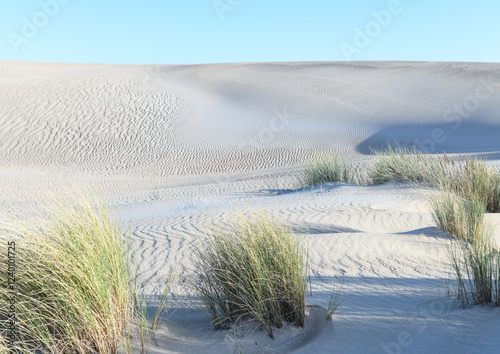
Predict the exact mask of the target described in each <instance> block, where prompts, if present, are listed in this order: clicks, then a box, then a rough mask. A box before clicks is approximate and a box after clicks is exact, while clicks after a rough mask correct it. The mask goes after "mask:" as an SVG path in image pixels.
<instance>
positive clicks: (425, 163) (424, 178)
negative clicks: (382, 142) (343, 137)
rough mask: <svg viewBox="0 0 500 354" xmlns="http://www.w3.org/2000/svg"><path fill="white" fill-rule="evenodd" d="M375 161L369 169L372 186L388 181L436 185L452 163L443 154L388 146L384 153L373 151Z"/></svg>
mask: <svg viewBox="0 0 500 354" xmlns="http://www.w3.org/2000/svg"><path fill="white" fill-rule="evenodd" d="M373 153H374V154H375V161H374V163H373V165H372V166H371V168H370V173H369V178H370V181H371V182H372V184H381V183H385V182H389V181H402V182H423V183H429V184H434V185H438V184H439V183H440V182H441V181H442V180H443V179H446V178H447V177H448V176H449V175H448V171H449V169H448V167H449V165H450V164H452V163H453V161H452V160H450V159H449V158H448V157H447V156H446V155H445V154H444V155H442V156H440V157H435V156H430V155H426V154H424V153H422V152H421V151H420V150H418V149H417V148H416V147H412V148H407V147H403V146H401V145H396V146H394V147H393V146H391V145H388V146H387V149H386V150H385V151H379V150H373Z"/></svg>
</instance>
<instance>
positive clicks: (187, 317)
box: [0, 62, 500, 353]
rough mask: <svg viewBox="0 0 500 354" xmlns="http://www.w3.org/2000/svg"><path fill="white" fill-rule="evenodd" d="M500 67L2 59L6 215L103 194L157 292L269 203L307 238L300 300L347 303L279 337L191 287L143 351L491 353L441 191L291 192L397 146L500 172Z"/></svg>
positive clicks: (492, 318)
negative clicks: (225, 328)
mask: <svg viewBox="0 0 500 354" xmlns="http://www.w3.org/2000/svg"><path fill="white" fill-rule="evenodd" d="M499 69H500V66H499V65H498V64H474V63H471V64H462V63H362V62H359V63H261V64H214V65H193V66H118V65H79V64H49V63H20V62H19V63H16V62H0V90H1V95H0V127H1V129H0V178H1V180H2V184H1V185H0V195H1V200H0V202H1V207H2V209H3V210H24V209H25V208H29V207H30V206H31V205H32V203H35V202H36V201H37V199H39V198H40V197H41V196H42V195H43V191H45V190H47V191H51V190H57V189H58V188H59V187H60V186H61V185H62V184H65V183H73V184H76V185H77V186H86V185H96V186H99V187H100V190H101V191H102V192H103V193H104V194H105V195H106V197H107V198H108V200H109V201H110V203H111V206H112V210H113V211H115V212H116V213H117V214H119V215H120V216H121V220H122V221H123V224H124V226H125V228H126V229H127V230H131V232H132V248H133V249H132V253H133V257H134V259H135V260H136V261H137V262H138V264H139V265H140V268H139V274H140V276H141V281H143V282H147V283H148V284H149V286H150V292H151V294H152V293H153V292H154V291H155V289H158V288H159V287H160V285H161V280H162V279H163V276H164V274H165V273H166V272H168V270H169V269H170V268H171V267H172V266H173V265H179V264H180V265H181V268H182V272H183V275H185V276H189V275H190V274H191V269H192V266H193V265H192V263H191V258H192V247H195V246H196V245H197V243H198V242H199V239H200V238H201V237H203V234H204V233H205V231H206V230H207V228H209V227H211V226H214V225H216V224H217V223H218V222H228V221H229V220H231V218H232V217H234V216H235V215H237V214H238V212H243V213H244V212H245V210H246V209H257V210H262V211H265V212H267V213H273V214H275V215H276V216H278V217H279V218H280V219H282V220H284V221H287V222H288V223H290V224H291V225H292V226H293V228H294V229H295V230H296V232H297V233H299V234H300V235H302V236H303V237H304V239H305V240H307V241H308V243H309V247H310V265H311V280H312V290H313V295H312V296H310V297H308V299H307V303H308V304H311V305H319V306H322V307H326V306H327V305H328V298H329V296H330V292H331V289H332V287H333V286H334V285H335V284H338V283H339V282H342V281H343V282H344V283H345V284H344V292H345V294H346V295H348V296H349V295H350V297H349V298H348V299H347V300H346V301H345V302H344V303H343V304H342V305H341V307H339V309H338V310H337V313H336V315H335V317H334V321H333V325H332V324H331V323H328V324H326V325H325V323H324V321H323V320H321V318H320V317H321V314H319V312H314V314H313V315H311V316H310V317H309V320H310V322H309V323H310V324H311V326H309V327H307V326H306V329H305V330H300V329H294V328H287V330H286V331H282V332H280V334H281V337H280V338H279V339H277V341H276V342H270V341H269V338H267V337H266V336H265V335H262V336H261V335H260V333H259V332H258V331H257V332H254V333H253V334H252V335H249V336H246V337H241V336H240V335H239V334H238V333H233V332H213V331H210V329H209V319H208V317H207V316H205V314H204V313H203V312H202V311H201V310H199V306H200V302H199V301H198V300H197V299H196V298H194V297H193V296H192V294H191V293H190V292H189V291H188V290H186V289H184V290H182V291H181V293H180V294H179V296H178V298H177V300H176V302H175V304H174V307H175V308H176V309H177V311H176V312H175V313H174V315H173V316H172V317H171V318H170V319H169V320H168V321H167V323H166V326H164V327H163V328H162V329H161V330H160V331H159V332H158V333H157V337H156V338H157V340H158V343H159V344H160V347H156V346H155V345H154V344H152V347H151V352H158V353H166V352H214V353H215V352H217V353H221V352H237V345H236V344H235V343H238V345H239V346H240V348H243V349H244V352H263V351H265V350H266V351H268V352H290V351H292V350H295V351H297V352H303V353H309V352H318V353H320V352H331V351H332V349H335V350H336V351H338V352H374V353H383V352H397V349H398V348H399V349H400V350H401V351H404V352H412V353H421V352H430V353H432V352H463V351H467V352H495V350H497V348H498V345H499V342H498V338H497V336H496V334H495V332H494V331H495V328H497V327H498V325H500V323H499V320H498V318H499V316H498V311H497V310H491V309H474V310H472V311H469V310H462V309H459V308H457V306H456V304H455V303H454V302H453V301H452V300H451V298H448V297H447V296H446V286H444V285H443V281H442V279H443V278H449V277H450V275H449V274H448V269H449V265H448V257H447V245H448V240H447V239H445V238H443V237H442V236H441V235H440V234H439V233H438V232H436V230H435V229H434V222H433V220H432V217H431V214H430V211H429V208H428V204H427V198H428V197H429V195H430V194H431V193H432V191H429V190H428V189H425V188H423V187H420V186H418V185H407V184H399V183H387V184H384V185H380V186H365V187H359V186H353V185H347V184H343V183H332V184H326V185H324V186H323V187H322V188H316V189H313V190H310V189H308V190H304V191H293V190H292V189H291V187H292V186H293V185H294V183H295V177H296V173H297V171H298V169H299V168H300V167H301V165H302V163H303V161H304V160H306V159H308V158H309V157H311V156H313V155H314V154H315V153H316V152H317V151H323V152H331V153H334V154H337V155H343V156H347V157H350V158H352V159H353V160H354V161H356V162H357V163H359V164H364V163H367V162H368V160H369V159H370V156H369V155H367V154H368V153H369V148H370V146H380V145H382V144H384V143H385V142H386V141H387V140H389V141H394V140H399V141H401V142H412V141H415V139H418V140H421V141H424V140H425V139H433V140H431V141H433V144H434V148H435V150H436V151H437V152H439V151H442V150H446V151H450V152H459V151H463V152H465V153H478V154H480V155H482V156H484V157H487V158H488V159H489V160H490V161H489V163H491V164H493V165H498V162H499V161H500V140H499V139H498V136H500V134H498V129H499V127H500V123H499V122H500V120H499V119H498V112H500V109H499V108H500V99H499V98H500V93H499V92H500V87H498V86H496V85H497V84H496V82H498V81H500V70H499ZM484 80H487V81H488V80H490V81H489V82H490V85H492V86H491V87H489V88H490V89H491V92H490V94H489V96H488V98H484V97H485V95H486V93H488V92H489V91H488V90H489V89H488V87H487V86H485V84H484ZM491 83H493V84H491ZM481 85H482V86H481ZM478 87H480V89H479V91H478V92H479V96H478V95H477V93H476V91H477V88H478ZM471 97H472V98H471ZM474 97H476V101H477V103H478V105H477V107H473V108H474V109H473V110H472V109H471V110H466V111H464V112H462V115H463V116H464V117H459V118H460V119H459V118H457V116H456V114H454V115H451V116H449V115H448V116H446V117H447V118H446V117H445V116H444V115H445V114H446V112H447V111H448V110H449V109H454V107H455V105H457V104H458V105H462V106H464V105H468V106H469V108H470V107H471V106H470V105H472V104H474V103H475V100H474ZM478 97H479V98H478ZM481 97H482V98H481ZM458 123H460V124H458ZM455 127H456V128H455ZM436 129H441V130H438V131H437V132H438V133H439V134H437V133H436ZM443 134H445V135H446V139H444V138H443V137H444V136H443ZM490 216H491V217H492V218H490V219H491V220H492V221H493V222H498V221H500V220H498V218H497V217H496V215H488V217H490ZM153 303H154V301H152V304H153ZM253 341H255V342H256V343H257V345H256V344H255V342H253Z"/></svg>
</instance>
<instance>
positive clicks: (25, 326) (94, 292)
mask: <svg viewBox="0 0 500 354" xmlns="http://www.w3.org/2000/svg"><path fill="white" fill-rule="evenodd" d="M1 226H2V227H1V229H2V238H3V240H2V242H1V244H0V257H1V263H2V264H7V258H6V257H7V254H8V250H7V240H8V241H9V242H15V252H14V253H15V270H14V271H13V274H14V275H15V279H16V281H15V282H14V283H13V287H12V289H10V290H12V292H10V291H9V289H6V288H5V287H2V288H1V290H0V291H1V293H0V294H1V296H0V302H1V303H2V305H1V306H0V308H1V309H2V310H0V311H1V312H0V321H2V322H4V323H3V324H2V327H3V328H6V327H5V326H6V325H7V324H8V318H7V317H8V316H9V315H10V313H7V312H6V310H5V309H8V308H9V307H8V306H6V305H7V303H10V300H11V299H13V303H14V306H13V307H12V308H11V309H12V310H13V313H15V316H16V318H17V323H16V328H17V334H16V338H15V342H14V343H13V345H12V346H10V344H9V350H11V351H16V352H18V353H32V352H35V351H37V350H38V351H39V352H52V353H70V352H71V353H114V352H116V351H117V350H118V347H119V345H120V343H121V342H122V340H123V337H124V333H126V332H127V331H128V330H129V328H128V326H129V325H130V323H131V318H132V310H131V306H130V296H129V295H130V288H129V285H130V282H129V280H130V269H129V261H128V253H127V249H126V245H125V244H124V240H123V237H122V233H121V230H120V228H119V227H118V226H117V223H116V222H115V221H114V220H113V219H112V217H111V216H110V214H109V212H108V210H107V208H106V206H105V205H104V204H103V203H100V202H99V201H97V200H92V201H89V200H85V199H78V200H76V201H58V202H57V203H56V205H54V206H53V208H52V209H51V210H50V211H49V212H47V213H44V214H40V215H38V216H36V217H34V218H32V219H30V220H29V221H26V220H20V219H14V220H10V221H8V222H3V223H2V225H1ZM11 275H12V274H11ZM6 276H7V273H6V272H3V271H2V272H0V281H1V282H2V284H7V279H6ZM4 349H5V348H4Z"/></svg>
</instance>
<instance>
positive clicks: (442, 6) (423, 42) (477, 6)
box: [0, 0, 500, 64]
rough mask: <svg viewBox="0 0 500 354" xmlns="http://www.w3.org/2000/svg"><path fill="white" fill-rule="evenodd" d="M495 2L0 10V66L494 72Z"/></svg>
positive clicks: (58, 2) (360, 0) (85, 0)
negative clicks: (305, 65) (444, 64)
mask: <svg viewBox="0 0 500 354" xmlns="http://www.w3.org/2000/svg"><path fill="white" fill-rule="evenodd" d="M499 14H500V1H498V0H481V1H477V0H474V1H472V0H385V1H379V0H357V1H356V0H352V1H347V0H303V1H298V0H282V1H280V0H276V1H272V0H136V1H129V0H120V1H116V0H16V1H12V0H0V36H1V37H0V60H21V61H44V62H71V63H112V64H203V63H228V62H276V61H278V62H279V61H349V60H355V61H366V60H370V61H371V60H403V61H465V62H500V45H498V43H499V42H498V39H499V37H500V21H499V19H498V16H499Z"/></svg>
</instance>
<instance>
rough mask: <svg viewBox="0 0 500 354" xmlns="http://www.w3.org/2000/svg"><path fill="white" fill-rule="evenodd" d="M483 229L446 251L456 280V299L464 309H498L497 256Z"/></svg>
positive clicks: (499, 256)
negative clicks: (469, 307) (470, 239)
mask: <svg viewBox="0 0 500 354" xmlns="http://www.w3.org/2000/svg"><path fill="white" fill-rule="evenodd" d="M491 236H492V231H491V229H490V228H488V227H486V228H483V229H482V230H481V232H480V233H478V234H475V235H473V237H470V238H472V239H473V241H469V240H468V239H458V240H457V241H456V243H455V244H453V245H452V247H451V249H450V258H451V261H452V265H453V269H454V271H455V275H456V279H457V290H458V298H459V300H461V302H462V304H463V305H464V306H470V305H486V304H493V305H494V306H500V254H499V253H498V251H497V250H496V249H495V248H494V245H493V243H492V237H491Z"/></svg>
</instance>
